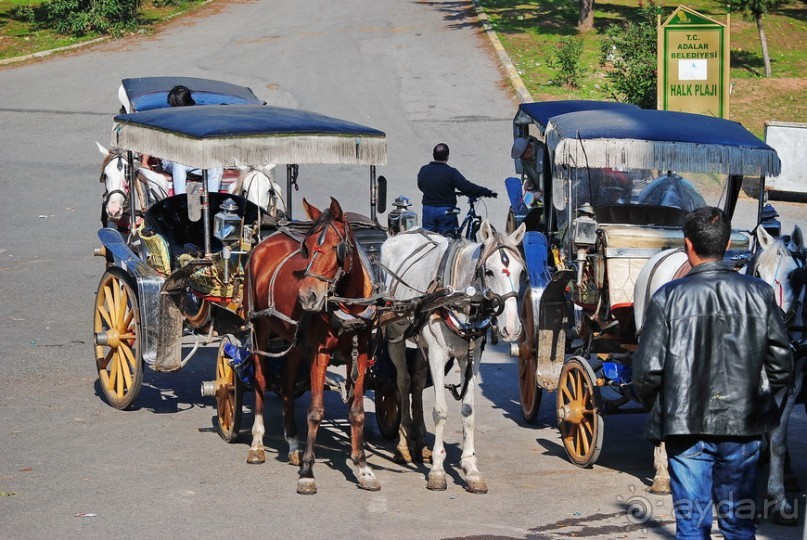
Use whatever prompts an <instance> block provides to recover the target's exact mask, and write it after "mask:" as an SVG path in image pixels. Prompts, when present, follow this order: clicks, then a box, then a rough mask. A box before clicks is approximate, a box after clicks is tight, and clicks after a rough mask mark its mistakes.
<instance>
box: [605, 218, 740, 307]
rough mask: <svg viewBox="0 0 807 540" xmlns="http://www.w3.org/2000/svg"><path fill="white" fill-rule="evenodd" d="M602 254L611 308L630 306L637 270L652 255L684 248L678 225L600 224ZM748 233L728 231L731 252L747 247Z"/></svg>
mask: <svg viewBox="0 0 807 540" xmlns="http://www.w3.org/2000/svg"><path fill="white" fill-rule="evenodd" d="M599 228H600V230H601V231H602V235H601V238H602V245H603V248H604V250H603V255H604V256H605V269H606V274H607V276H608V297H609V302H610V306H611V309H612V310H613V309H617V308H621V307H630V306H633V289H634V285H635V283H636V279H637V278H638V277H639V273H640V272H641V271H642V268H644V265H645V264H647V261H649V260H650V258H651V257H653V255H655V254H656V253H659V252H661V251H663V250H665V249H671V248H680V249H683V247H684V232H683V231H682V230H681V228H680V227H653V226H647V225H645V226H640V225H624V224H610V223H600V224H599ZM750 242H751V240H750V236H748V235H747V234H745V233H743V232H741V231H732V232H731V246H730V250H731V251H733V252H734V251H745V250H748V249H749V248H750V245H751V244H750Z"/></svg>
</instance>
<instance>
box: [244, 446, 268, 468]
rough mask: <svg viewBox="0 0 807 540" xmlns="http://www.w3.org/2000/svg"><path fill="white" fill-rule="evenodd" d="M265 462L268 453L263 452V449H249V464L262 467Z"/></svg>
mask: <svg viewBox="0 0 807 540" xmlns="http://www.w3.org/2000/svg"><path fill="white" fill-rule="evenodd" d="M265 461H266V452H264V451H263V448H258V449H254V448H250V449H249V453H248V454H247V463H249V464H250V465H260V464H261V463H263V462H265Z"/></svg>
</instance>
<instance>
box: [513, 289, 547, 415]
mask: <svg viewBox="0 0 807 540" xmlns="http://www.w3.org/2000/svg"><path fill="white" fill-rule="evenodd" d="M521 320H522V321H523V323H522V326H523V327H524V341H522V342H521V343H519V345H518V390H519V398H520V401H521V414H522V415H523V416H524V421H525V422H527V423H528V424H532V423H533V422H535V419H536V418H538V410H539V409H540V408H541V396H542V394H543V389H542V388H541V387H540V386H538V383H537V382H536V381H535V370H536V368H537V367H538V366H537V362H536V359H535V357H536V355H537V354H538V351H537V350H536V349H537V347H536V342H535V328H536V327H535V314H534V313H533V309H532V294H531V293H530V292H527V294H526V295H524V301H523V303H522V304H521Z"/></svg>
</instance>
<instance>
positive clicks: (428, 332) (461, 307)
mask: <svg viewBox="0 0 807 540" xmlns="http://www.w3.org/2000/svg"><path fill="white" fill-rule="evenodd" d="M524 231H525V227H524V225H523V224H522V226H521V227H519V228H518V229H517V230H516V231H515V232H513V233H512V234H510V235H509V236H506V235H504V234H501V233H496V232H495V231H494V230H493V227H492V226H491V225H490V222H488V220H484V221H483V222H482V224H481V227H480V230H479V237H480V238H481V240H482V241H481V243H472V242H468V241H452V240H449V239H447V238H445V237H443V236H441V235H438V234H435V233H429V232H426V231H424V230H422V229H420V230H415V231H408V232H404V233H401V234H398V235H396V236H393V237H391V238H389V239H388V240H386V241H385V242H384V244H382V246H381V264H382V267H383V268H384V269H385V271H386V272H387V276H386V280H385V284H386V289H387V292H388V293H389V294H391V295H392V296H393V297H394V298H395V299H396V300H411V299H417V298H420V306H419V308H418V309H417V310H416V311H415V313H414V314H413V315H412V316H411V317H408V318H404V319H401V320H398V321H396V322H393V323H389V324H387V325H386V326H385V331H386V334H387V336H386V337H387V345H388V347H389V354H390V358H391V359H392V361H393V363H394V364H395V368H396V370H397V383H398V389H399V391H400V394H401V399H402V402H401V416H402V418H401V428H400V430H399V435H400V440H399V442H398V447H397V453H398V455H399V457H401V458H403V459H404V460H406V461H411V454H410V450H412V449H415V450H416V451H417V452H420V453H421V457H428V455H427V449H426V448H425V441H424V435H425V431H426V429H425V426H424V421H423V414H422V410H423V405H422V395H421V393H422V389H423V387H424V386H425V370H424V369H422V366H421V369H415V379H416V380H415V381H414V382H413V381H411V380H410V375H409V370H408V369H407V361H406V344H405V339H406V338H408V337H412V338H414V339H416V341H417V343H418V346H419V347H420V349H421V352H422V353H423V356H424V357H426V358H428V366H429V370H430V372H431V377H432V381H433V384H434V408H433V412H432V416H433V419H434V424H435V429H434V438H435V441H434V447H433V450H432V454H431V459H432V467H431V471H430V472H429V477H428V483H427V486H426V487H427V488H428V489H432V490H444V489H446V474H445V470H444V468H443V463H444V461H445V457H446V451H445V448H444V444H443V437H444V435H443V431H444V428H445V421H446V417H447V409H448V407H447V405H446V397H445V391H444V380H445V376H446V366H447V365H449V362H451V360H452V359H456V360H457V361H458V363H459V369H460V373H461V374H462V375H461V384H460V385H450V386H447V388H449V389H451V390H452V393H453V394H454V397H455V398H456V399H457V400H461V401H462V409H461V414H462V427H463V444H462V457H461V461H460V466H461V468H462V471H463V474H464V477H465V482H466V489H467V490H468V491H470V492H472V493H486V492H487V489H488V488H487V485H486V484H485V481H484V479H483V478H482V475H481V473H480V472H479V469H478V467H477V459H476V450H475V448H474V391H475V384H476V383H475V381H476V376H477V373H478V372H479V362H480V357H481V353H482V348H483V345H484V337H485V335H486V334H487V329H488V327H489V326H490V324H491V318H492V317H495V316H496V314H498V317H499V318H500V319H501V320H502V321H503V324H501V325H500V331H501V336H502V338H503V339H504V340H505V341H508V342H515V341H517V340H518V339H519V336H520V335H521V321H520V319H519V316H518V306H517V296H518V289H519V280H520V277H521V272H522V271H523V270H524V261H523V259H522V257H521V254H520V252H519V249H518V244H519V242H521V239H522V238H523V236H524ZM469 287H473V288H474V289H475V291H477V292H476V294H474V289H471V290H469V289H468V288H469ZM455 291H460V293H459V294H458V293H456V292H455ZM469 293H470V294H471V297H470V298H469V297H468V296H467V294H469ZM452 298H459V299H460V301H455V300H452ZM441 300H444V301H446V302H448V304H447V305H444V306H443V307H440V308H437V309H430V308H431V307H434V306H436V305H438V304H440V303H441ZM494 312H496V313H494ZM418 361H419V362H421V363H422V361H421V360H420V359H418ZM410 389H411V393H412V409H413V411H414V413H415V414H414V416H415V418H414V419H413V418H412V416H410V411H409V405H410V403H409V394H410ZM458 389H459V392H458V391H457V390H458ZM413 437H414V440H413ZM424 454H426V455H425V456H424Z"/></svg>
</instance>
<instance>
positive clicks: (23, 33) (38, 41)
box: [0, 0, 204, 60]
mask: <svg viewBox="0 0 807 540" xmlns="http://www.w3.org/2000/svg"><path fill="white" fill-rule="evenodd" d="M203 1H204V0H172V2H170V3H168V2H161V4H162V3H166V4H167V5H165V6H163V5H160V6H155V5H154V3H152V1H151V0H144V1H143V4H142V6H141V9H140V20H139V21H138V22H139V26H140V30H139V31H138V32H139V33H142V34H148V33H149V32H151V31H153V29H154V27H155V26H156V25H157V24H159V23H160V22H162V21H165V20H166V19H168V18H170V17H172V16H174V15H176V14H177V13H181V12H183V11H187V10H189V9H192V8H194V7H196V6H198V5H200V4H201V3H202V2H203ZM44 4H45V1H44V0H0V60H2V59H5V58H14V57H17V56H24V55H27V54H32V53H35V52H39V51H45V50H48V49H54V48H57V47H65V46H68V45H73V44H76V43H81V42H83V41H89V40H92V39H95V38H97V37H100V35H99V34H87V35H84V36H81V37H73V36H63V35H60V34H58V33H56V32H55V31H53V30H51V29H50V28H47V27H46V26H45V24H43V23H42V22H41V21H42V20H43V16H42V6H43V5H44Z"/></svg>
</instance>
